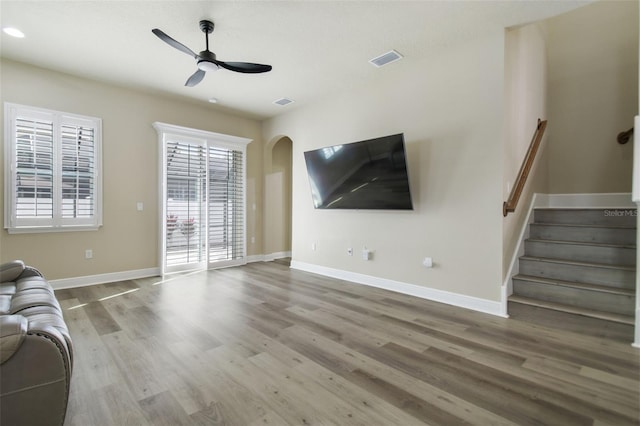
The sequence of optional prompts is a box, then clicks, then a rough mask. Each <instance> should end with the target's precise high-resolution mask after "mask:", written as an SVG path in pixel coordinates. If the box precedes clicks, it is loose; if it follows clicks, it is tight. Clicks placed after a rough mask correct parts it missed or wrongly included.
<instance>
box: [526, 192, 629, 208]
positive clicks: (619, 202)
mask: <svg viewBox="0 0 640 426" xmlns="http://www.w3.org/2000/svg"><path fill="white" fill-rule="evenodd" d="M536 195H537V197H536V206H535V207H536V208H553V209H562V208H564V209H581V208H587V209H598V208H621V209H626V208H635V207H636V204H635V203H634V202H633V201H632V200H631V193H630V192H620V193H603V194H536Z"/></svg>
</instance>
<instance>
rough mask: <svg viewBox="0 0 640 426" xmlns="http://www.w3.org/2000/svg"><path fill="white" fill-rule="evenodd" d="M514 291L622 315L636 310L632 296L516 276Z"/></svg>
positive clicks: (631, 313)
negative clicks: (534, 280)
mask: <svg viewBox="0 0 640 426" xmlns="http://www.w3.org/2000/svg"><path fill="white" fill-rule="evenodd" d="M513 293H514V294H516V295H518V296H523V297H530V298H532V299H538V300H546V301H549V302H556V303H563V304H565V305H571V306H578V307H581V308H587V309H593V310H596V311H601V312H612V313H616V314H622V315H634V310H635V299H634V298H633V297H631V296H627V295H623V294H614V293H603V292H598V291H591V290H585V289H580V288H575V287H565V286H559V285H550V284H544V283H536V282H531V281H522V280H519V279H515V278H514V280H513Z"/></svg>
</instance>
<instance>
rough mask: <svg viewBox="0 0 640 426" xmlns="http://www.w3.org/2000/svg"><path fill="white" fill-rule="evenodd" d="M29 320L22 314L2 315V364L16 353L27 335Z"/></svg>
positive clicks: (0, 345)
mask: <svg viewBox="0 0 640 426" xmlns="http://www.w3.org/2000/svg"><path fill="white" fill-rule="evenodd" d="M28 325H29V322H28V321H27V319H26V318H25V317H23V316H22V315H2V316H0V364H4V363H5V361H7V360H8V359H9V358H11V357H12V356H13V354H15V353H16V352H17V351H18V349H20V345H22V342H23V341H24V338H25V336H26V335H27V327H28Z"/></svg>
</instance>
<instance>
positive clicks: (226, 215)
mask: <svg viewBox="0 0 640 426" xmlns="http://www.w3.org/2000/svg"><path fill="white" fill-rule="evenodd" d="M154 126H155V127H156V129H157V130H158V133H159V135H160V139H161V142H162V153H161V175H162V176H161V191H160V192H161V210H162V215H161V222H162V223H161V230H160V236H161V245H160V247H161V260H160V263H161V269H162V273H163V274H166V273H171V272H177V271H185V270H196V269H205V268H215V267H221V266H231V265H239V264H243V263H246V238H245V234H246V231H245V216H246V214H245V158H244V157H245V147H246V144H247V143H248V142H247V141H248V140H247V139H244V138H236V137H233V136H228V135H219V134H212V133H210V132H200V131H195V130H193V129H186V130H189V133H185V132H183V133H181V132H177V131H176V130H181V129H182V130H184V128H178V127H177V126H171V125H164V124H162V123H155V124H154ZM167 130H171V131H167ZM194 132H198V135H200V136H202V137H200V138H198V137H194ZM229 139H231V140H229ZM230 142H231V143H230ZM238 142H240V143H238Z"/></svg>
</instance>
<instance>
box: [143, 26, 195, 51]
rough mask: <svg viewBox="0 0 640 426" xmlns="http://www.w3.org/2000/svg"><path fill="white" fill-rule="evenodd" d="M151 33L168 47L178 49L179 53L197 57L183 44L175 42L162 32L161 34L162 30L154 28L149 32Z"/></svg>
mask: <svg viewBox="0 0 640 426" xmlns="http://www.w3.org/2000/svg"><path fill="white" fill-rule="evenodd" d="M151 32H152V33H154V34H155V35H156V36H158V38H159V39H160V40H162V41H164V42H165V43H167V44H168V45H169V46H172V47H175V48H176V49H178V50H179V51H181V52H184V53H186V54H187V55H189V56H192V57H194V58H197V57H198V55H196V54H195V53H194V52H193V50H191V49H189V48H188V47H187V46H185V45H184V44H182V43H180V42H179V41H176V40H174V39H172V38H171V37H169V36H168V35H166V34H165V33H164V32H162V30H159V29H157V28H154V29H153V30H151Z"/></svg>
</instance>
